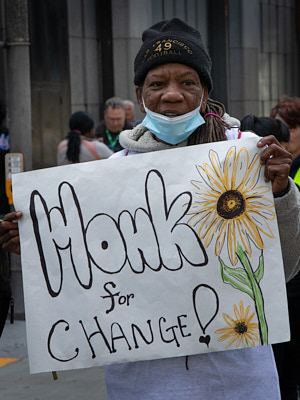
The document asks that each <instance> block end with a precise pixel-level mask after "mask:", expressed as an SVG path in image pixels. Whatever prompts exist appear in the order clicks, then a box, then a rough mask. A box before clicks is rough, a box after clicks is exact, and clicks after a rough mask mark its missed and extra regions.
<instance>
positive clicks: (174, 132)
mask: <svg viewBox="0 0 300 400" xmlns="http://www.w3.org/2000/svg"><path fill="white" fill-rule="evenodd" d="M202 98H203V94H202ZM202 98H201V102H200V106H199V107H197V108H195V109H194V110H193V111H190V112H189V113H187V114H183V115H179V116H178V117H174V118H171V117H167V116H165V115H162V114H158V113H156V112H154V111H151V110H149V109H148V108H147V107H146V106H145V103H144V100H143V104H144V108H145V111H146V113H147V115H146V117H145V118H144V119H143V121H142V125H144V126H145V127H146V128H148V129H149V131H150V132H152V133H153V134H154V135H155V136H156V137H157V138H158V139H160V140H163V141H164V142H166V143H170V144H173V145H174V144H178V143H181V142H183V141H184V140H186V139H187V138H188V137H189V136H190V135H191V134H192V133H193V132H194V131H195V130H196V129H197V128H198V127H199V126H200V125H203V124H205V121H204V119H203V117H202V115H201V114H200V107H201V104H202Z"/></svg>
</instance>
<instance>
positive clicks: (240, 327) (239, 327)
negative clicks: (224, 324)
mask: <svg viewBox="0 0 300 400" xmlns="http://www.w3.org/2000/svg"><path fill="white" fill-rule="evenodd" d="M234 330H235V331H236V333H238V334H239V335H242V334H243V333H246V332H247V325H246V324H245V322H244V321H242V322H238V323H237V324H236V326H235V328H234Z"/></svg>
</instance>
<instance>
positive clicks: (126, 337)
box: [13, 138, 289, 373]
mask: <svg viewBox="0 0 300 400" xmlns="http://www.w3.org/2000/svg"><path fill="white" fill-rule="evenodd" d="M257 140H258V139H257V138H251V139H244V140H236V141H227V142H222V143H214V144H206V145H200V146H191V147H186V148H178V149H173V150H165V151H158V152H153V153H147V154H138V155H134V156H130V157H120V158H112V159H108V160H102V161H95V162H88V163H82V164H73V165H69V166H63V167H54V168H49V169H44V170H39V171H32V172H26V173H21V174H16V175H14V176H13V195H14V201H15V207H16V209H17V210H21V211H22V212H23V217H22V219H21V221H20V224H19V226H20V237H21V253H22V254H21V255H22V270H23V280H24V293H25V310H26V327H27V340H28V351H29V363H30V370H31V372H32V373H36V372H43V371H53V370H54V371H58V370H64V369H72V368H84V367H92V366H97V365H104V364H111V363H123V362H127V361H136V360H145V359H154V358H166V357H174V356H184V355H191V354H198V353H203V352H212V351H220V350H227V349H228V350H231V349H235V348H243V347H248V346H260V345H264V344H270V343H275V342H280V341H287V340H289V323H288V313H287V302H286V290H285V280H284V271H283V265H282V257H281V246H280V240H279V235H278V228H277V222H276V214H275V208H274V201H273V195H272V191H271V186H270V184H266V183H265V182H264V179H263V167H262V166H261V165H260V162H259V159H260V152H261V150H260V149H258V148H257V146H256V143H257Z"/></svg>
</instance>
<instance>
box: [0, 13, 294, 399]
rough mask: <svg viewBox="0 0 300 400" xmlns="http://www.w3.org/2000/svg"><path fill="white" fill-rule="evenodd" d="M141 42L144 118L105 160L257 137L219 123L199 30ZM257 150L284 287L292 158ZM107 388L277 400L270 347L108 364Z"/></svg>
mask: <svg viewBox="0 0 300 400" xmlns="http://www.w3.org/2000/svg"><path fill="white" fill-rule="evenodd" d="M142 38H143V44H142V46H141V48H140V50H139V51H138V54H137V56H136V58H135V63H134V83H135V85H136V96H137V100H138V103H139V107H140V110H141V111H142V112H143V113H146V116H145V118H144V120H143V121H142V124H140V125H137V126H136V127H134V128H133V129H131V130H126V131H123V132H122V133H121V134H120V143H121V145H122V146H123V147H124V149H123V150H121V151H120V152H118V153H115V154H113V155H112V157H111V159H113V158H116V157H122V156H134V155H135V154H141V153H147V152H151V151H160V150H165V149H168V150H172V149H176V148H178V147H183V146H191V145H199V144H201V143H212V142H217V141H223V140H232V139H237V138H238V137H239V136H241V138H247V137H253V136H256V135H255V134H254V133H252V132H242V133H241V135H240V133H239V128H238V127H233V126H232V123H233V124H234V125H236V120H234V121H233V120H231V118H230V116H228V115H226V121H227V122H225V121H224V116H225V107H224V106H223V104H221V103H219V102H217V101H215V100H212V99H210V98H209V93H210V91H211V89H212V77H211V60H210V57H209V55H208V53H207V50H206V48H205V47H204V45H203V42H202V38H201V35H200V32H199V31H198V30H196V29H194V28H193V27H191V26H189V25H187V24H186V23H185V22H183V21H182V20H180V19H178V18H173V19H171V20H169V21H160V22H158V23H157V24H155V25H153V26H152V27H150V28H149V29H147V30H146V31H144V33H143V36H142ZM245 143H246V141H245ZM257 146H258V147H259V148H261V149H262V151H261V156H260V161H261V163H262V165H264V166H265V168H264V177H265V180H266V181H271V183H272V190H273V193H274V196H275V208H276V213H277V220H278V227H279V233H280V240H281V247H282V253H283V256H284V266H285V274H286V279H287V280H289V279H290V278H291V277H292V276H294V275H295V273H296V272H297V271H298V270H299V263H300V260H299V252H298V251H296V252H292V251H291V247H292V246H296V244H297V243H299V240H300V230H299V227H300V212H299V209H300V198H299V192H298V190H297V188H296V186H295V184H294V182H293V180H292V179H289V176H288V174H289V169H290V164H291V155H290V154H289V153H288V152H287V151H286V150H285V149H284V148H283V147H282V146H281V145H280V144H279V142H278V141H277V140H276V138H275V137H274V136H267V137H264V138H261V139H260V140H259V141H258V142H257ZM211 148H213V144H211ZM162 156H165V152H163V155H162ZM124 179H126V177H125V176H124ZM96 195H97V194H96ZM295 210H298V213H295ZM21 217H22V212H21V211H17V212H14V213H10V214H8V215H6V216H5V221H4V222H3V223H2V224H1V225H0V242H2V243H3V245H4V246H5V247H6V248H7V249H8V250H10V251H13V252H16V253H20V239H19V232H18V223H17V220H18V219H20V218H21ZM181 289H182V290H184V287H182V288H181ZM239 333H240V334H243V332H239ZM106 385H107V399H108V400H112V399H122V400H132V399H139V400H150V399H151V400H185V399H189V400H199V399H203V400H206V399H222V400H229V399H230V400H237V399H241V398H245V399H247V400H262V399H263V400H279V399H280V392H279V385H278V375H277V371H276V367H275V362H274V357H273V352H272V347H271V346H268V345H265V346H258V347H248V348H243V349H237V350H229V351H219V352H208V353H205V354H198V355H193V356H189V357H185V356H182V357H170V358H165V359H153V360H145V361H138V362H130V363H123V364H113V365H107V366H106Z"/></svg>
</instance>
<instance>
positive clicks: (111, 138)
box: [96, 97, 133, 152]
mask: <svg viewBox="0 0 300 400" xmlns="http://www.w3.org/2000/svg"><path fill="white" fill-rule="evenodd" d="M132 127H133V126H132V125H131V124H130V123H129V122H127V121H126V119H125V107H124V101H123V100H121V99H120V98H119V97H111V98H109V99H107V100H106V102H105V104H104V119H103V120H102V121H100V123H99V125H98V126H97V128H96V137H97V138H100V139H101V140H102V141H103V142H104V143H105V144H106V145H107V146H108V147H109V148H110V149H111V150H112V151H114V152H115V151H119V150H121V149H122V148H123V147H122V146H121V145H120V143H119V135H120V132H121V131H123V130H124V129H131V128H132Z"/></svg>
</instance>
